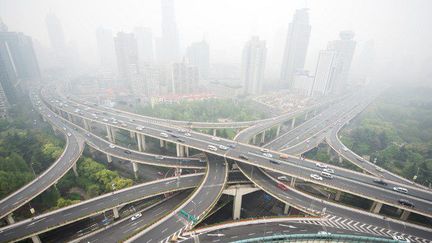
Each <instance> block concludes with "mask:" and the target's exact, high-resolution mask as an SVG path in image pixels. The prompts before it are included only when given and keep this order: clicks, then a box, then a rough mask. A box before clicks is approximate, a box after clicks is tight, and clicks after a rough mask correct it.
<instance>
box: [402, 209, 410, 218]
mask: <svg viewBox="0 0 432 243" xmlns="http://www.w3.org/2000/svg"><path fill="white" fill-rule="evenodd" d="M410 214H411V212H410V211H406V210H404V211H403V212H402V214H401V216H400V219H401V220H407V219H408V217H409V216H410Z"/></svg>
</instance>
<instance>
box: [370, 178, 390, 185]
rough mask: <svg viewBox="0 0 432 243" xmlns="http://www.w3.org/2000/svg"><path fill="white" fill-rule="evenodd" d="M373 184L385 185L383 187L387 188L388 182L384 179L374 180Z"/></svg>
mask: <svg viewBox="0 0 432 243" xmlns="http://www.w3.org/2000/svg"><path fill="white" fill-rule="evenodd" d="M373 182H375V183H377V184H380V185H383V186H387V182H385V181H384V180H383V179H375V180H373Z"/></svg>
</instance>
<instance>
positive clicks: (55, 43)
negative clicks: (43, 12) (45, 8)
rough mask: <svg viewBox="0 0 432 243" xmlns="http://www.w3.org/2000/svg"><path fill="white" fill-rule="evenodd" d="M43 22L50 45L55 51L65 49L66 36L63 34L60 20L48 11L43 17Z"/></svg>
mask: <svg viewBox="0 0 432 243" xmlns="http://www.w3.org/2000/svg"><path fill="white" fill-rule="evenodd" d="M45 23H46V26H47V30H48V36H49V39H50V42H51V47H52V48H53V49H54V50H55V51H56V52H61V51H65V48H66V38H65V36H64V32H63V26H62V24H61V22H60V20H59V19H58V18H57V16H56V15H54V14H53V13H49V14H48V15H47V16H46V18H45Z"/></svg>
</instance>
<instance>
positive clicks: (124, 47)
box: [114, 32, 139, 84]
mask: <svg viewBox="0 0 432 243" xmlns="http://www.w3.org/2000/svg"><path fill="white" fill-rule="evenodd" d="M114 45H115V52H116V56H117V68H118V74H119V78H120V80H121V81H123V82H125V83H126V84H129V83H128V82H129V81H131V79H132V78H133V77H134V76H136V74H138V73H139V65H138V47H137V42H136V39H135V36H134V34H132V33H124V32H119V33H117V36H116V37H115V38H114Z"/></svg>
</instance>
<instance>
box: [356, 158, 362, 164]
mask: <svg viewBox="0 0 432 243" xmlns="http://www.w3.org/2000/svg"><path fill="white" fill-rule="evenodd" d="M356 159H357V161H359V162H361V163H363V162H364V159H363V158H358V157H356Z"/></svg>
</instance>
